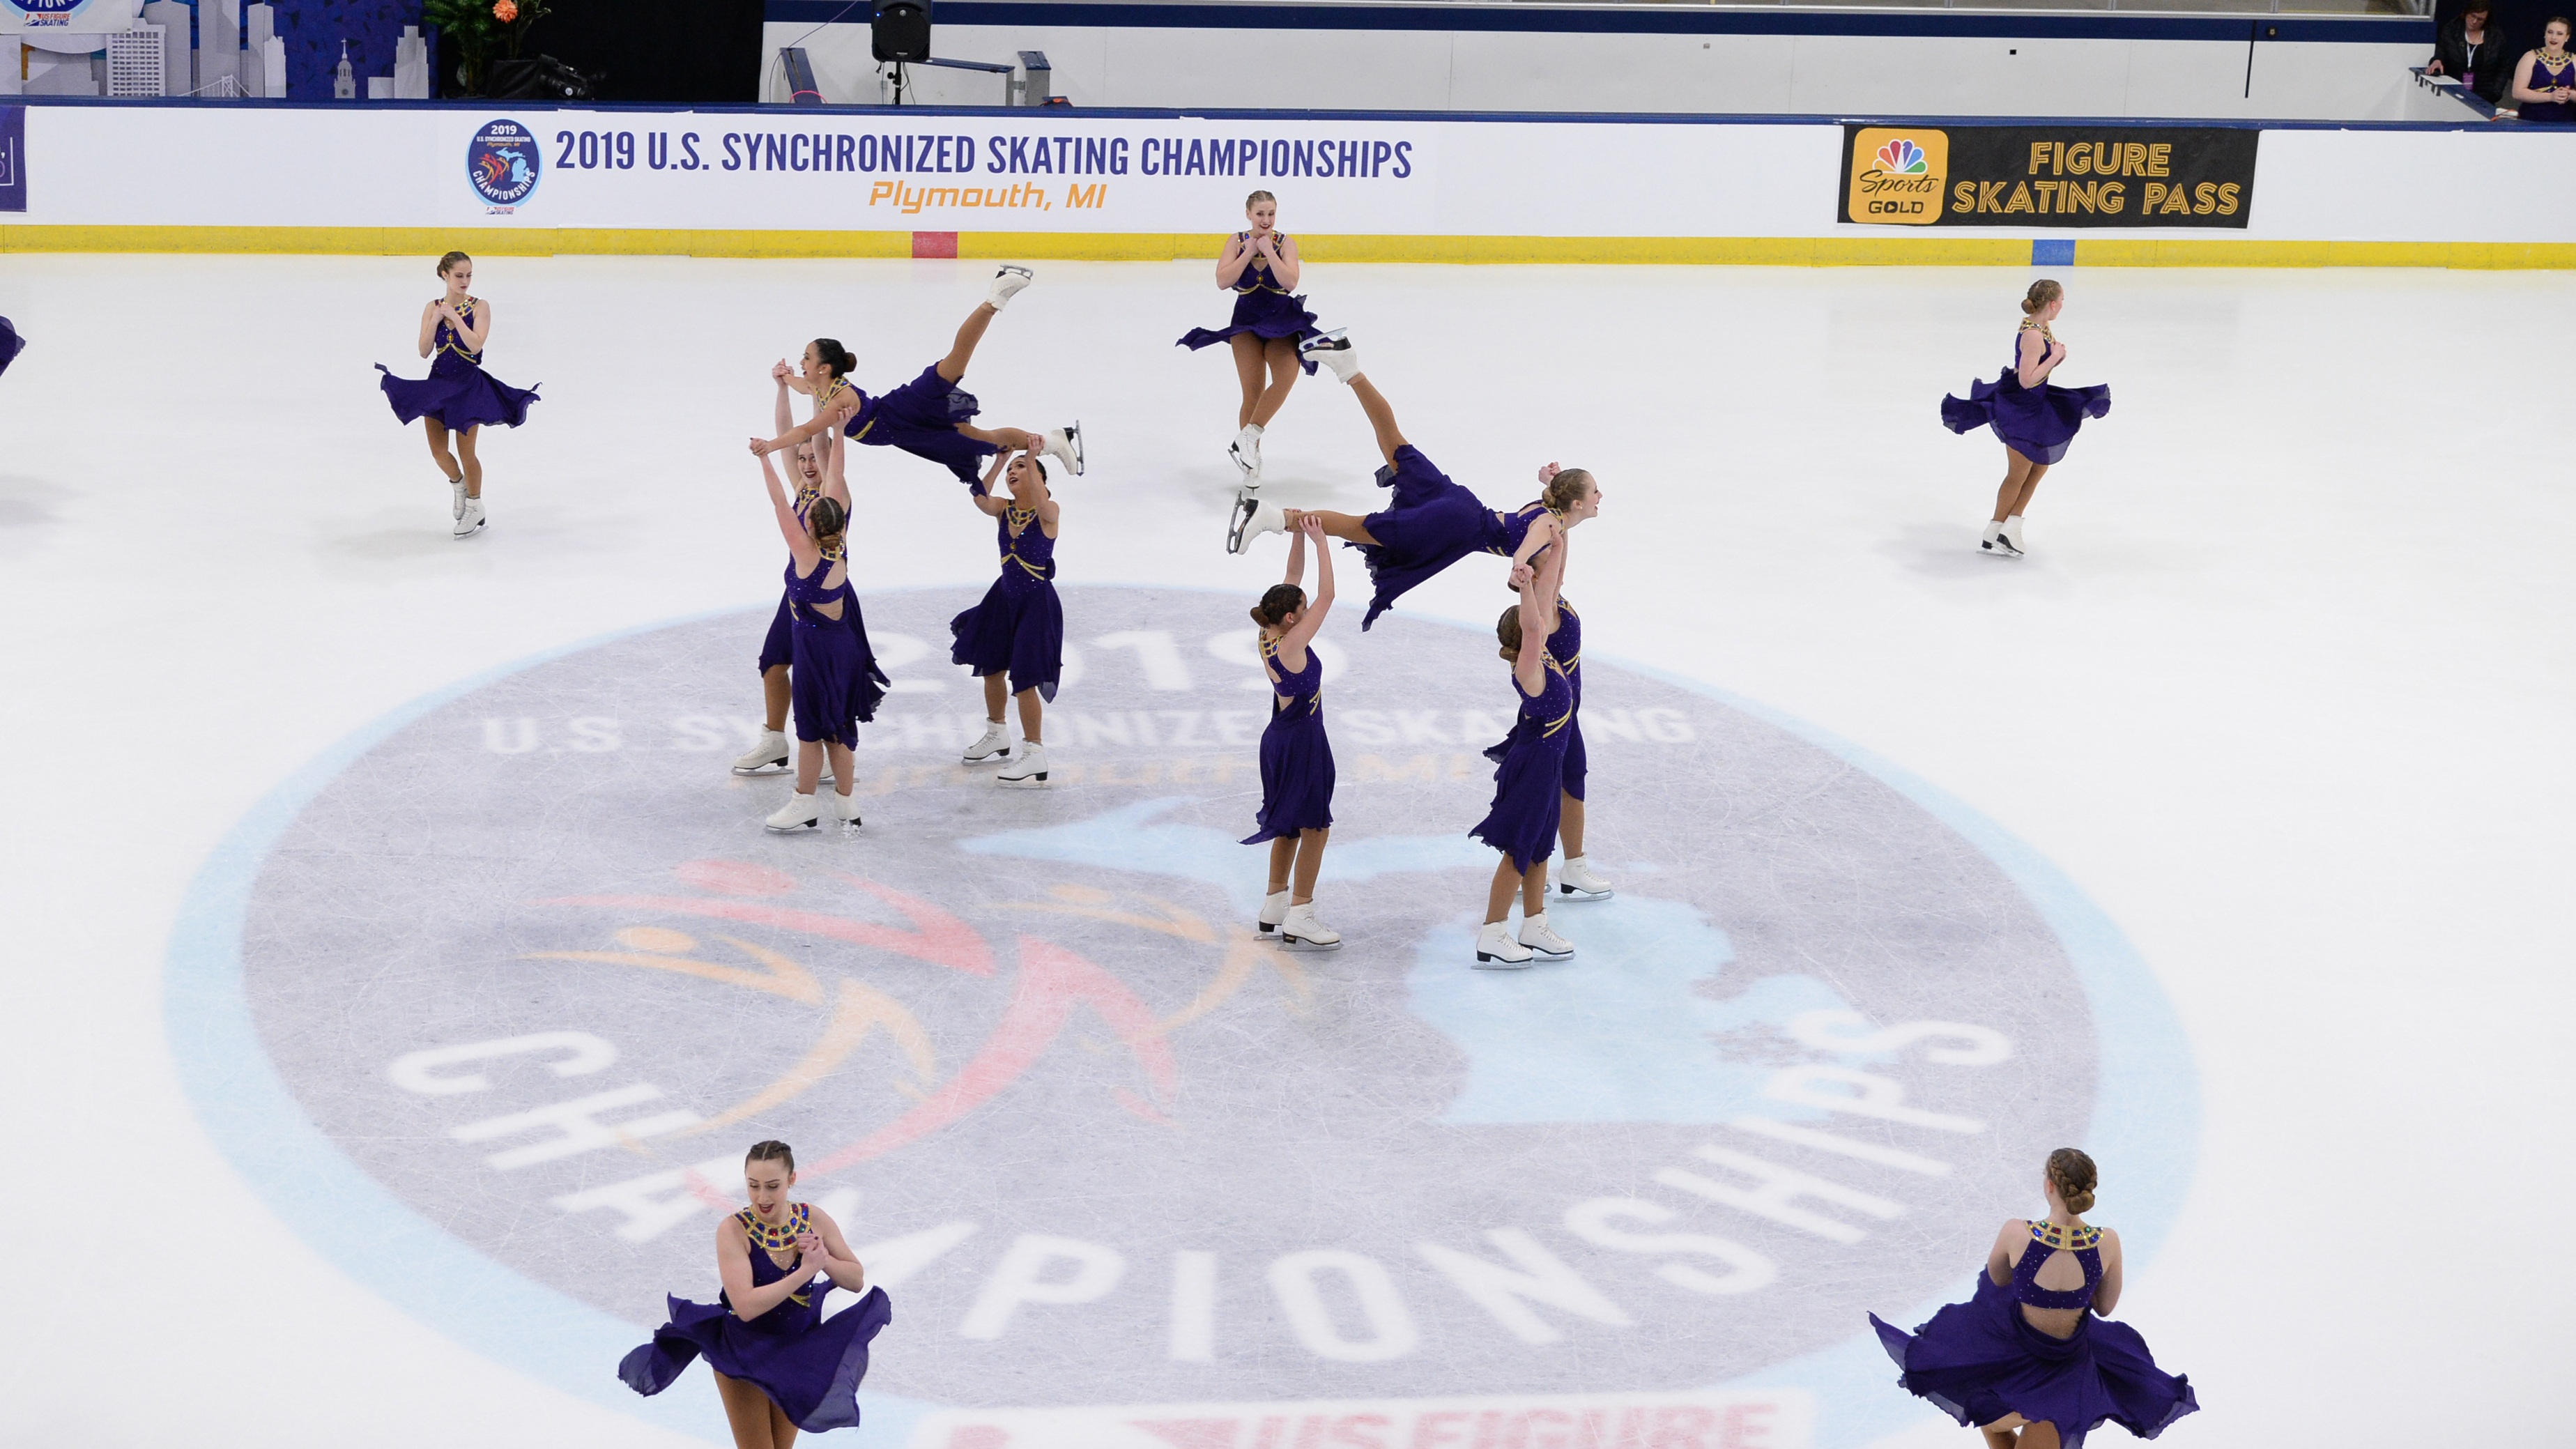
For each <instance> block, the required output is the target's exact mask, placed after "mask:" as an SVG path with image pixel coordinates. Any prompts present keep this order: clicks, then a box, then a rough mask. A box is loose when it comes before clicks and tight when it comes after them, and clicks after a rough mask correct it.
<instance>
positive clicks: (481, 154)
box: [465, 121, 545, 216]
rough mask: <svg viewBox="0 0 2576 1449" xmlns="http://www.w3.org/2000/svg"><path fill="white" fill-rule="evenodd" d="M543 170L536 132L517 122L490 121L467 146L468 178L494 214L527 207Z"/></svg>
mask: <svg viewBox="0 0 2576 1449" xmlns="http://www.w3.org/2000/svg"><path fill="white" fill-rule="evenodd" d="M544 167H545V152H544V150H543V149H542V148H541V147H540V146H539V145H538V144H537V136H536V133H535V132H533V131H531V130H529V129H528V128H527V127H525V126H522V125H520V124H519V123H518V122H516V121H487V122H485V123H484V125H483V128H482V129H481V130H478V131H476V132H475V133H474V138H473V139H472V140H470V141H468V142H466V143H465V179H466V180H467V181H468V182H469V183H471V184H472V186H473V187H474V194H475V195H476V196H478V197H481V198H482V200H483V205H484V207H485V208H486V209H487V210H488V211H490V212H491V213H492V214H494V215H498V216H507V215H509V214H511V213H512V212H515V211H517V210H518V209H519V208H520V207H522V206H525V205H526V204H527V202H528V198H529V197H530V196H532V195H534V194H535V192H536V189H537V180H538V177H539V176H540V174H541V173H542V172H543V170H544Z"/></svg>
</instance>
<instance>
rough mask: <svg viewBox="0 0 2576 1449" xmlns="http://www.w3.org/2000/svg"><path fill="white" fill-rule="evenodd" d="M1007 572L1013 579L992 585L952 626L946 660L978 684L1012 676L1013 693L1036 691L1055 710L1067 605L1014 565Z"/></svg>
mask: <svg viewBox="0 0 2576 1449" xmlns="http://www.w3.org/2000/svg"><path fill="white" fill-rule="evenodd" d="M1003 567H1005V568H1007V569H1009V570H1010V573H1006V574H1004V575H1003V576H1002V577H1000V578H998V579H995V580H994V581H993V587H991V588H989V589H987V590H985V591H984V601H983V602H982V603H980V604H977V605H976V606H975V607H973V608H971V609H968V610H967V611H966V612H964V613H962V614H959V615H958V616H957V617H956V618H954V619H951V620H949V621H948V632H949V633H950V634H952V635H954V636H955V638H956V643H955V645H954V646H953V647H952V648H951V649H950V650H949V652H948V657H949V659H950V660H951V661H952V662H954V663H958V664H962V665H964V666H966V668H967V669H968V671H970V672H971V673H973V674H974V675H975V676H976V677H977V678H979V679H980V678H982V677H984V676H985V675H987V674H1008V675H1009V676H1010V685H1011V693H1013V694H1019V693H1021V692H1023V691H1025V690H1031V689H1034V690H1036V691H1037V692H1038V698H1040V699H1043V700H1045V701H1046V702H1047V703H1049V704H1053V703H1054V702H1055V686H1056V677H1057V676H1058V675H1060V674H1062V673H1063V672H1064V604H1063V602H1062V601H1061V600H1059V599H1057V598H1056V594H1055V585H1054V584H1053V583H1050V582H1049V581H1047V580H1045V579H1041V578H1036V577H1033V576H1029V575H1028V573H1027V571H1026V570H1025V569H1022V568H1021V567H1020V566H1019V565H1018V564H1016V563H1006V564H1004V565H1003ZM1011 574H1019V575H1022V577H1020V578H1017V579H1014V578H1012V577H1011Z"/></svg>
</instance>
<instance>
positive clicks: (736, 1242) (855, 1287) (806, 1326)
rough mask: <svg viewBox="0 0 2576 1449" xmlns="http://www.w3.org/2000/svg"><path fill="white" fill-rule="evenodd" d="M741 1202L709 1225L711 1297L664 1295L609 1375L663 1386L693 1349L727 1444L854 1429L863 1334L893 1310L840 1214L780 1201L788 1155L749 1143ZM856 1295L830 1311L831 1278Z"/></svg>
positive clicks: (739, 1447)
mask: <svg viewBox="0 0 2576 1449" xmlns="http://www.w3.org/2000/svg"><path fill="white" fill-rule="evenodd" d="M742 1175H743V1186H744V1188H745V1190H746V1192H747V1193H748V1195H749V1197H750V1199H751V1205H750V1206H748V1207H746V1208H744V1209H742V1210H741V1211H740V1212H737V1213H734V1214H732V1215H730V1216H728V1217H727V1218H726V1219H725V1220H724V1221H723V1222H721V1223H718V1224H717V1225H716V1276H717V1277H718V1278H719V1279H720V1280H721V1281H722V1282H723V1283H724V1291H723V1292H722V1293H720V1294H718V1295H717V1297H716V1301H715V1302H714V1303H712V1304H707V1303H692V1302H690V1301H689V1300H687V1299H685V1298H670V1299H667V1300H666V1301H667V1302H668V1303H669V1305H670V1315H671V1316H670V1321H668V1322H666V1323H664V1324H663V1325H662V1326H661V1327H660V1328H657V1329H655V1330H653V1340H652V1342H650V1343H647V1344H645V1345H644V1346H643V1347H641V1348H638V1349H636V1350H635V1351H634V1352H632V1353H629V1354H628V1355H626V1357H625V1359H624V1361H622V1362H620V1363H619V1364H618V1365H617V1376H618V1377H619V1378H621V1379H623V1380H625V1381H626V1385H627V1387H629V1388H631V1389H633V1390H634V1391H635V1392H637V1393H639V1394H646V1395H651V1394H658V1393H660V1392H662V1391H663V1390H664V1389H667V1388H669V1387H670V1386H671V1383H672V1381H673V1380H675V1379H677V1378H678V1377H679V1376H680V1375H681V1373H682V1372H684V1371H685V1370H687V1368H688V1366H689V1364H690V1362H691V1361H692V1360H694V1359H696V1358H698V1357H699V1356H700V1355H702V1354H703V1355H704V1356H705V1357H706V1360H707V1368H708V1369H709V1370H710V1371H712V1372H713V1373H714V1374H715V1376H716V1396H717V1397H718V1398H720V1399H722V1400H723V1401H724V1411H725V1419H726V1420H727V1422H728V1423H729V1424H730V1425H731V1426H732V1429H733V1442H734V1449H788V1446H789V1445H791V1444H794V1443H795V1442H796V1435H797V1432H798V1431H799V1430H802V1431H805V1432H807V1433H814V1434H820V1433H823V1432H824V1431H826V1430H830V1429H849V1428H855V1427H857V1425H858V1422H859V1402H858V1389H859V1381H860V1380H861V1379H863V1378H865V1377H866V1376H867V1372H868V1344H869V1343H870V1342H871V1341H873V1340H874V1339H875V1338H876V1336H877V1334H878V1333H879V1332H881V1331H882V1330H883V1329H884V1328H885V1326H886V1324H887V1323H888V1322H889V1321H890V1320H891V1319H892V1318H893V1316H894V1310H893V1308H892V1306H891V1305H889V1304H888V1303H887V1302H886V1295H885V1290H884V1289H882V1288H871V1287H869V1286H868V1275H867V1270H866V1269H865V1268H863V1267H862V1266H860V1263H859V1260H858V1258H857V1257H856V1256H854V1255H853V1254H852V1253H851V1252H850V1245H849V1242H848V1240H847V1239H845V1238H843V1237H842V1236H841V1225H840V1224H839V1223H836V1222H834V1221H832V1215H831V1214H829V1213H827V1212H825V1211H823V1210H822V1209H821V1208H818V1207H816V1206H814V1205H813V1204H811V1203H802V1202H791V1201H789V1200H788V1196H787V1194H788V1191H789V1189H791V1188H793V1187H794V1186H795V1185H796V1154H795V1153H794V1152H793V1151H791V1150H790V1149H789V1148H788V1146H787V1144H786V1143H784V1142H774V1141H773V1142H755V1143H753V1144H752V1147H751V1151H750V1152H749V1153H748V1154H747V1155H746V1156H745V1158H744V1160H743V1164H742ZM835 1288H840V1289H845V1290H847V1291H848V1292H851V1293H856V1294H858V1295H860V1296H859V1301H858V1303H857V1304H856V1305H855V1306H853V1307H851V1308H848V1309H846V1310H844V1311H842V1312H839V1313H835V1314H833V1315H832V1316H831V1317H829V1318H826V1317H824V1316H823V1299H824V1296H825V1295H827V1294H829V1293H830V1292H831V1291H832V1290H833V1289H835Z"/></svg>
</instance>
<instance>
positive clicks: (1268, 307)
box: [1175, 290, 1320, 376]
mask: <svg viewBox="0 0 2576 1449" xmlns="http://www.w3.org/2000/svg"><path fill="white" fill-rule="evenodd" d="M1318 330H1320V329H1318V328H1317V327H1316V326H1315V314H1314V313H1312V312H1309V311H1307V310H1306V299H1305V298H1304V297H1291V296H1289V295H1288V294H1287V293H1285V292H1273V291H1266V290H1265V291H1259V292H1237V293H1236V294H1235V297H1234V320H1233V321H1232V322H1230V323H1227V324H1226V325H1225V326H1223V327H1193V328H1191V329H1190V330H1189V331H1187V332H1184V333H1182V334H1181V340H1180V341H1179V342H1178V343H1177V344H1175V345H1176V346H1181V347H1186V348H1188V349H1189V350H1191V351H1192V352H1196V351H1198V350H1199V349H1200V348H1202V347H1207V346H1211V345H1213V344H1215V343H1219V342H1223V341H1225V340H1226V339H1228V338H1230V337H1234V336H1237V335H1239V334H1242V333H1250V334H1251V335H1252V336H1255V337H1259V338H1262V339H1264V340H1268V339H1270V338H1274V337H1286V338H1290V339H1292V340H1294V341H1298V342H1303V341H1305V340H1306V339H1307V338H1309V337H1312V336H1314V335H1315V333H1316V332H1317V331H1318ZM1298 365H1299V366H1301V367H1303V368H1305V369H1306V372H1307V375H1309V376H1312V375H1313V374H1314V371H1315V360H1314V359H1313V358H1311V357H1304V358H1299V359H1298Z"/></svg>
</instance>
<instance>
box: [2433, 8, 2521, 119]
mask: <svg viewBox="0 0 2576 1449" xmlns="http://www.w3.org/2000/svg"><path fill="white" fill-rule="evenodd" d="M2424 73H2425V74H2426V75H2445V76H2449V77H2450V78H2452V79H2453V80H2456V81H2458V82H2459V83H2460V84H2461V85H2463V86H2466V87H2468V88H2469V89H2470V90H2472V91H2475V92H2476V93H2477V95H2478V98H2479V99H2481V100H2483V101H2485V102H2486V103H2487V104H2489V105H2494V104H2495V103H2496V102H2497V101H2499V100H2501V99H2503V97H2504V88H2505V85H2506V83H2507V82H2509V81H2511V80H2512V79H2513V67H2512V66H2511V65H2510V64H2508V63H2507V62H2506V60H2505V55H2504V36H2503V35H2501V34H2500V33H2498V32H2497V30H2496V28H2495V25H2494V24H2493V22H2492V20H2491V18H2490V17H2489V15H2488V13H2487V7H2486V3H2485V0H2469V3H2468V4H2467V5H2465V6H2463V7H2462V8H2461V10H2460V13H2459V14H2458V15H2456V16H2454V17H2453V18H2452V19H2451V22H2450V23H2449V24H2447V25H2445V26H2443V27H2442V31H2441V34H2440V36H2439V37H2438V38H2437V39H2436V40H2435V41H2434V43H2433V59H2432V63H2431V64H2429V65H2426V66H2425V67H2424Z"/></svg>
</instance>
